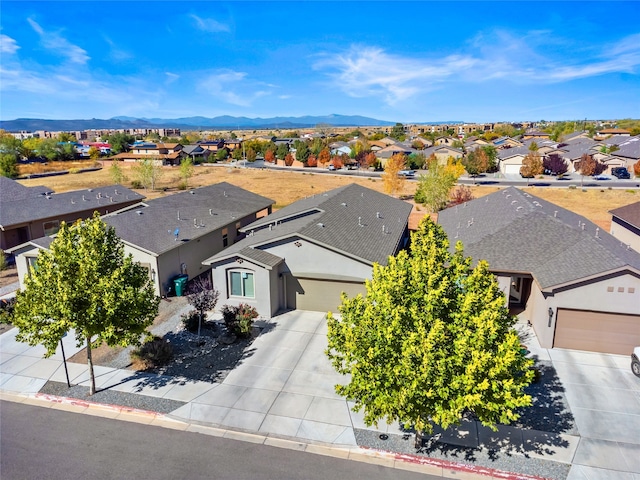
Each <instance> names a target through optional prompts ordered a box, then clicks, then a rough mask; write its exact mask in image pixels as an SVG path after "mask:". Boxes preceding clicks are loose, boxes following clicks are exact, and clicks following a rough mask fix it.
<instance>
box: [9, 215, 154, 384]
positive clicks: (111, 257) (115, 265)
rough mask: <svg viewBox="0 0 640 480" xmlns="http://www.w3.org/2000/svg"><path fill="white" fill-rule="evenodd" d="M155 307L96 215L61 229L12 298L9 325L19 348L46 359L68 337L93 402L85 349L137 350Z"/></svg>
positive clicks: (145, 279) (138, 273)
mask: <svg viewBox="0 0 640 480" xmlns="http://www.w3.org/2000/svg"><path fill="white" fill-rule="evenodd" d="M158 304H159V298H158V297H157V296H156V295H155V293H154V288H153V285H152V284H151V282H150V280H149V275H148V273H147V270H146V269H145V268H144V267H142V266H141V265H140V264H138V263H136V262H134V261H133V258H132V257H131V255H129V256H126V257H125V255H124V246H123V244H122V241H121V240H120V239H118V237H117V236H116V234H115V230H114V229H113V228H112V227H109V226H108V225H106V224H105V223H104V222H103V221H102V220H101V219H100V216H99V215H98V214H97V213H96V214H94V216H93V217H92V218H91V219H88V220H78V221H77V222H76V223H75V224H74V225H73V226H69V225H68V224H67V223H65V222H62V224H61V226H60V230H59V231H58V235H57V236H56V237H55V239H54V240H53V242H52V243H51V246H50V249H49V250H42V251H41V252H40V254H39V255H38V259H37V268H34V269H32V270H31V271H30V272H29V274H28V275H27V276H26V277H25V288H24V290H22V291H18V293H17V301H16V305H15V310H14V315H13V324H14V325H15V326H16V327H18V329H19V331H18V335H17V337H16V338H17V339H18V340H19V341H21V342H26V343H28V344H29V345H37V344H42V345H43V346H44V347H45V348H46V354H45V355H46V356H47V357H49V356H51V355H53V354H54V353H55V351H56V348H57V346H58V343H59V342H60V340H61V339H62V337H63V336H64V335H65V334H66V333H67V332H69V331H71V330H74V333H75V337H76V341H77V342H78V346H80V345H82V344H83V343H84V344H85V345H86V348H87V363H88V367H89V376H90V379H91V387H90V395H93V394H94V393H95V391H96V386H95V377H94V373H93V361H92V358H91V350H92V348H95V347H97V346H99V345H101V344H102V343H106V344H107V345H109V346H123V347H124V346H127V345H131V344H134V345H135V344H139V342H140V339H141V337H142V335H143V334H144V333H145V330H146V328H147V327H148V326H149V325H151V324H152V322H153V320H154V318H155V316H156V315H157V314H158Z"/></svg>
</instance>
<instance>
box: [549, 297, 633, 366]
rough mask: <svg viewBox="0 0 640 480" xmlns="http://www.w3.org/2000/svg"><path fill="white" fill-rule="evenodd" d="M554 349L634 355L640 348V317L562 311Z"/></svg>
mask: <svg viewBox="0 0 640 480" xmlns="http://www.w3.org/2000/svg"><path fill="white" fill-rule="evenodd" d="M553 346H554V347H558V348H571V349H575V350H588V351H591V352H603V353H617V354H620V355H631V352H632V351H633V348H634V347H637V346H640V315H622V314H616V313H604V312H592V311H586V310H569V309H564V308H559V309H558V318H557V321H556V333H555V337H554V342H553Z"/></svg>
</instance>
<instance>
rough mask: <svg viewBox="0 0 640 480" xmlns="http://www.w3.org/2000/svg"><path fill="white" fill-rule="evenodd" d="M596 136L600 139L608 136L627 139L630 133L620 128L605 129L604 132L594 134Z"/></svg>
mask: <svg viewBox="0 0 640 480" xmlns="http://www.w3.org/2000/svg"><path fill="white" fill-rule="evenodd" d="M596 135H597V136H598V137H600V138H602V137H606V136H609V135H624V136H627V137H628V136H630V135H631V132H630V131H629V130H623V129H622V128H605V129H604V130H600V131H598V132H596Z"/></svg>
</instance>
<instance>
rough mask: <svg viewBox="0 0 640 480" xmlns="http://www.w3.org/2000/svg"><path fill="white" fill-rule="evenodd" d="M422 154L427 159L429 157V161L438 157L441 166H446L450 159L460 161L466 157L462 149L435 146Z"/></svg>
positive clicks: (426, 149)
mask: <svg viewBox="0 0 640 480" xmlns="http://www.w3.org/2000/svg"><path fill="white" fill-rule="evenodd" d="M421 153H422V154H423V155H424V156H425V157H427V159H429V158H430V157H431V156H434V157H436V159H437V160H438V164H439V165H446V164H447V161H448V160H449V157H452V158H455V159H456V160H458V159H460V158H462V157H463V156H464V153H463V152H462V149H460V148H453V147H445V146H433V147H429V148H425V149H424V150H422V152H421Z"/></svg>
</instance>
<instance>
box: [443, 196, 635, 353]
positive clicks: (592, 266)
mask: <svg viewBox="0 0 640 480" xmlns="http://www.w3.org/2000/svg"><path fill="white" fill-rule="evenodd" d="M438 223H439V224H440V225H442V227H443V228H444V229H445V231H446V232H447V234H448V236H449V239H450V241H451V244H452V248H453V244H454V243H455V242H456V241H458V240H459V241H461V242H462V243H463V244H464V247H465V254H466V255H468V256H471V257H472V258H473V259H474V260H476V261H477V260H479V259H485V260H487V261H488V262H489V267H490V269H491V271H492V272H494V273H495V275H496V276H497V278H498V282H499V284H500V285H501V287H502V289H503V291H504V292H505V295H506V296H507V298H508V302H509V306H510V307H520V308H522V309H524V315H525V316H526V317H527V318H528V319H529V320H530V322H531V323H532V325H533V328H534V330H535V332H536V335H537V337H538V340H539V341H540V345H541V346H542V347H543V348H553V347H559V348H570V349H577V350H589V351H597V352H605V353H616V354H623V355H630V354H631V351H632V350H633V347H634V346H637V345H640V254H639V253H638V252H636V251H634V250H632V249H629V248H627V246H626V245H624V244H622V242H621V241H620V240H619V239H617V238H614V237H613V236H611V235H610V234H609V233H607V232H605V231H604V230H602V229H600V228H599V227H598V226H597V225H595V224H593V223H592V222H590V221H589V220H587V219H586V218H584V217H582V216H580V215H577V214H575V213H573V212H570V211H568V210H565V209H563V208H561V207H559V206H557V205H554V204H553V203H550V202H547V201H545V200H542V199H541V198H537V197H535V196H533V195H530V194H528V193H524V192H522V191H520V190H518V189H516V188H514V187H510V188H507V189H504V190H501V191H498V192H496V193H493V194H491V195H487V196H486V197H482V198H479V199H477V200H473V201H471V202H467V203H466V204H464V205H459V206H457V207H453V208H449V209H446V210H444V211H441V212H440V213H439V215H438Z"/></svg>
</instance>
